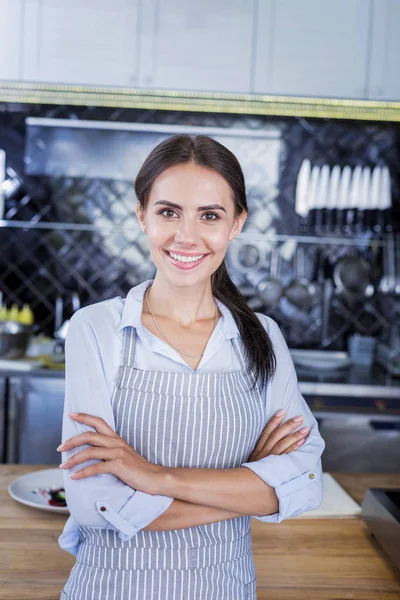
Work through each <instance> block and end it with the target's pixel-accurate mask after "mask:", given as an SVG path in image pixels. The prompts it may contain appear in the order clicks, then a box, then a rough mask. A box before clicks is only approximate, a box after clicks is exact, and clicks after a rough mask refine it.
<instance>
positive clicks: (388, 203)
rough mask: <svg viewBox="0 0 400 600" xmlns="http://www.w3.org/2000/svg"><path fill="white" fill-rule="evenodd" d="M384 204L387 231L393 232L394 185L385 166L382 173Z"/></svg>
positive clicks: (382, 206) (384, 220) (384, 219)
mask: <svg viewBox="0 0 400 600" xmlns="http://www.w3.org/2000/svg"><path fill="white" fill-rule="evenodd" d="M381 181H382V194H383V202H382V205H381V208H382V211H383V222H384V229H385V231H388V232H390V231H392V229H393V227H392V185H391V180H390V172H389V169H388V167H386V166H384V167H383V168H382V173H381Z"/></svg>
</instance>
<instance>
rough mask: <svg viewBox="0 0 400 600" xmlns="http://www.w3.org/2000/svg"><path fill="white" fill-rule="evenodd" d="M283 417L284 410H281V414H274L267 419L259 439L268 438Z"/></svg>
mask: <svg viewBox="0 0 400 600" xmlns="http://www.w3.org/2000/svg"><path fill="white" fill-rule="evenodd" d="M278 412H279V411H278ZM284 418H285V412H283V413H282V414H281V415H278V414H275V415H274V416H273V417H271V419H270V420H269V421H268V423H267V424H266V426H265V427H264V429H263V430H262V432H261V435H260V440H265V439H267V438H269V436H270V435H271V433H272V432H273V431H275V430H276V429H277V428H278V427H279V425H280V424H281V423H282V421H283V419H284Z"/></svg>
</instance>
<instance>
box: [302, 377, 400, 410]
mask: <svg viewBox="0 0 400 600" xmlns="http://www.w3.org/2000/svg"><path fill="white" fill-rule="evenodd" d="M299 387H300V391H301V393H302V394H303V395H318V396H342V397H343V398H346V397H349V398H382V399H385V398H393V399H395V400H399V401H400V381H399V385H398V387H387V386H385V385H362V384H361V383H335V382H333V381H332V382H331V381H329V382H318V381H300V382H299ZM349 405H350V402H349Z"/></svg>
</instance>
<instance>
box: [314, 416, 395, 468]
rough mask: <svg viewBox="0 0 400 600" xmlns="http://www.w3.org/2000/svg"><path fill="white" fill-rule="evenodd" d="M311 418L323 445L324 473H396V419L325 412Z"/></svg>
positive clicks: (392, 417)
mask: <svg viewBox="0 0 400 600" xmlns="http://www.w3.org/2000/svg"><path fill="white" fill-rule="evenodd" d="M313 414H314V417H315V418H316V419H317V421H318V423H319V431H320V434H321V436H322V438H323V439H324V441H325V451H324V453H323V455H322V467H323V470H324V471H341V472H351V473H367V472H369V473H383V472H387V473H398V472H399V471H400V415H379V414H357V413H348V412H346V413H345V412H328V411H313Z"/></svg>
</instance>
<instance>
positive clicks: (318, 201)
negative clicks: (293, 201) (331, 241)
mask: <svg viewBox="0 0 400 600" xmlns="http://www.w3.org/2000/svg"><path fill="white" fill-rule="evenodd" d="M330 175H331V171H330V168H329V165H323V167H322V168H321V170H320V175H319V178H318V187H317V189H316V193H315V199H314V208H315V209H316V213H315V233H316V234H321V233H323V218H324V216H325V209H326V203H327V199H328V189H329V179H330Z"/></svg>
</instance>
